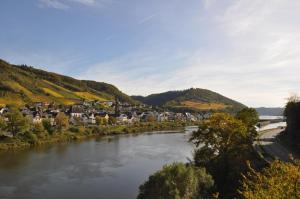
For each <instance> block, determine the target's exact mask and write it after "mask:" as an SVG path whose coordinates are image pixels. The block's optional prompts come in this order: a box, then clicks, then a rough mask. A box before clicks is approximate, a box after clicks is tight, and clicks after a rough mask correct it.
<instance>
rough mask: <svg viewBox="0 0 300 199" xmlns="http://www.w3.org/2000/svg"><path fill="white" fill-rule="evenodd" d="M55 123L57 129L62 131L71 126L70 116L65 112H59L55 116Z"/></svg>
mask: <svg viewBox="0 0 300 199" xmlns="http://www.w3.org/2000/svg"><path fill="white" fill-rule="evenodd" d="M55 123H56V126H57V129H58V130H59V131H61V130H63V129H66V128H68V127H69V118H68V117H67V116H66V115H65V114H64V113H63V112H59V113H58V114H57V116H56V118H55Z"/></svg>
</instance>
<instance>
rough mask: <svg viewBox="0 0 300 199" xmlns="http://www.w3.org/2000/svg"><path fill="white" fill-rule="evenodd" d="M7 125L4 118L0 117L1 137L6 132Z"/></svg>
mask: <svg viewBox="0 0 300 199" xmlns="http://www.w3.org/2000/svg"><path fill="white" fill-rule="evenodd" d="M6 128H7V124H6V121H5V120H4V118H3V117H1V116H0V135H1V134H3V133H4V132H5V131H6Z"/></svg>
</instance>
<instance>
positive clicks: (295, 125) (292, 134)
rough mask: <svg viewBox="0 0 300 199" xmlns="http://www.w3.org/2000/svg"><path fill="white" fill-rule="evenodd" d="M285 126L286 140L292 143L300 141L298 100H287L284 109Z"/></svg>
mask: <svg viewBox="0 0 300 199" xmlns="http://www.w3.org/2000/svg"><path fill="white" fill-rule="evenodd" d="M284 115H285V117H286V122H287V128H286V136H287V138H288V140H289V141H290V142H292V143H294V144H296V145H297V144H299V141H300V122H299V121H300V102H297V101H289V102H288V103H287V104H286V106H285V110H284Z"/></svg>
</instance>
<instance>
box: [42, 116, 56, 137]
mask: <svg viewBox="0 0 300 199" xmlns="http://www.w3.org/2000/svg"><path fill="white" fill-rule="evenodd" d="M42 124H43V126H44V129H45V130H46V131H47V132H48V134H50V135H51V134H52V133H53V131H54V130H53V128H52V124H51V121H50V119H44V120H43V121H42Z"/></svg>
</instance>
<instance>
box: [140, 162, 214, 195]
mask: <svg viewBox="0 0 300 199" xmlns="http://www.w3.org/2000/svg"><path fill="white" fill-rule="evenodd" d="M213 184H214V181H213V179H212V177H211V176H210V175H209V174H207V173H206V170H205V169H203V168H196V167H194V166H186V165H185V164H183V163H174V164H172V165H166V166H164V167H163V169H162V170H160V171H158V172H156V173H155V174H153V175H151V176H150V177H149V179H148V181H147V182H145V183H144V184H143V185H141V186H140V193H139V195H138V199H154V198H155V199H193V198H206V197H208V194H209V191H210V189H211V188H212V186H213Z"/></svg>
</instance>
